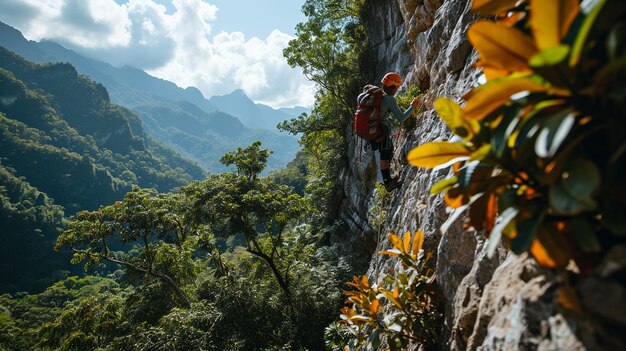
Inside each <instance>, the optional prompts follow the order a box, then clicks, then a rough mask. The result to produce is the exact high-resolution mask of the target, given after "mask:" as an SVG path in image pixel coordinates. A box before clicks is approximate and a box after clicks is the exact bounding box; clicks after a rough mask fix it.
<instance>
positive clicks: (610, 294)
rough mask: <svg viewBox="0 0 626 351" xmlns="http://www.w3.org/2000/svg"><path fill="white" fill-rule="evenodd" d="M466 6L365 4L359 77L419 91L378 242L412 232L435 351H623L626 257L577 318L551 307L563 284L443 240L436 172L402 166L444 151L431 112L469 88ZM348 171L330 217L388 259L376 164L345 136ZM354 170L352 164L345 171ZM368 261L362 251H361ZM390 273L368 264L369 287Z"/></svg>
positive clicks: (380, 262) (381, 260)
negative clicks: (434, 320) (433, 192)
mask: <svg viewBox="0 0 626 351" xmlns="http://www.w3.org/2000/svg"><path fill="white" fill-rule="evenodd" d="M469 5H470V1H469V0H450V1H443V0H382V1H381V0H367V1H366V4H365V8H364V17H365V25H366V31H367V35H368V39H369V44H370V45H369V46H368V50H369V52H368V53H367V55H365V56H366V58H367V59H366V60H365V61H364V62H363V63H362V72H363V74H364V75H365V76H367V78H368V79H369V80H370V81H371V82H372V83H375V82H378V81H380V79H381V77H382V76H383V75H384V74H385V73H386V72H388V71H396V72H400V73H401V74H402V75H403V76H404V77H406V81H407V82H410V83H411V84H414V85H418V86H419V87H420V88H421V89H422V91H426V101H427V107H426V109H425V110H423V111H421V112H420V113H419V115H418V116H417V120H418V123H417V128H416V129H415V130H413V131H411V132H409V133H402V134H401V135H400V136H398V137H397V138H395V140H394V144H395V146H396V150H395V155H394V162H393V164H392V167H393V170H394V173H399V174H401V176H402V177H403V178H404V180H405V183H404V185H403V187H402V188H401V189H399V190H398V191H396V192H395V193H393V195H392V198H391V201H390V204H389V209H388V217H387V219H386V223H385V226H384V228H383V230H382V232H383V233H386V232H394V233H399V234H401V233H404V232H405V231H412V232H413V231H416V230H417V229H419V228H422V229H423V230H424V232H425V233H426V243H425V248H426V250H427V251H432V252H433V253H435V254H436V274H437V281H438V284H439V287H440V289H441V292H442V294H441V296H442V298H443V300H444V301H443V304H444V306H445V313H444V314H445V322H444V328H443V330H442V332H441V336H442V337H441V340H440V341H439V347H440V348H441V349H451V350H476V349H480V350H503V349H504V350H520V349H521V350H526V349H540V350H598V349H606V350H614V349H615V350H616V349H626V341H625V337H624V336H622V335H620V334H621V333H622V332H623V331H625V330H626V290H624V283H623V282H624V276H625V274H624V272H625V271H626V270H625V267H626V263H625V262H624V261H625V260H626V259H625V257H626V255H624V251H625V250H626V249H625V248H623V247H621V248H616V249H615V252H614V253H613V254H612V255H609V257H608V258H606V260H605V263H604V264H603V265H602V266H601V267H600V269H599V270H598V272H597V273H596V274H595V275H594V276H593V277H592V278H591V279H588V280H587V281H585V282H584V283H582V284H578V285H577V292H578V294H579V296H581V301H582V304H583V306H582V311H583V312H581V313H576V312H573V311H572V310H568V309H565V308H564V307H562V306H561V305H560V304H559V303H558V296H557V288H558V287H559V286H560V284H562V282H563V281H564V279H568V276H567V275H566V274H565V273H556V272H551V271H548V270H545V269H541V268H540V267H538V266H537V265H536V264H535V263H534V261H533V260H532V259H530V258H527V257H526V256H515V255H513V254H510V253H507V252H506V250H504V248H500V249H499V251H498V252H497V254H496V255H495V256H494V257H492V258H487V255H486V251H485V239H484V237H483V236H482V235H481V234H480V233H476V232H473V231H465V230H464V229H463V226H462V223H461V222H462V220H459V221H458V222H457V223H456V224H454V225H453V226H452V227H451V228H450V229H449V230H448V231H447V232H446V233H445V234H443V235H442V234H441V232H440V230H439V228H440V226H441V224H442V223H443V222H444V221H445V220H446V219H447V218H448V214H447V213H446V209H445V206H444V205H443V203H442V200H441V198H440V197H432V196H430V195H429V189H430V187H431V186H432V185H433V184H434V183H435V182H436V181H437V180H439V179H442V178H443V177H445V176H446V172H447V171H432V170H428V169H418V168H415V167H412V166H410V165H407V164H406V161H405V159H406V154H407V153H408V151H409V150H410V149H411V148H413V147H414V146H416V145H419V144H422V143H424V142H428V141H433V140H438V139H439V140H447V139H449V138H450V132H449V130H448V129H447V127H446V126H445V125H444V124H443V123H442V122H441V121H440V119H439V118H438V117H437V116H436V113H435V112H434V110H432V101H434V99H435V98H437V97H440V96H448V97H450V98H453V99H456V100H460V96H461V95H462V94H463V93H464V92H466V91H467V90H469V89H470V88H471V87H472V86H473V85H475V84H476V82H477V80H478V77H479V76H480V72H479V71H477V70H476V69H475V68H473V66H472V65H473V63H474V62H475V60H476V58H477V56H476V54H475V52H474V51H473V50H472V47H471V46H470V44H469V43H468V41H467V39H466V37H465V31H466V29H467V27H468V26H469V24H470V23H471V22H472V21H473V20H474V18H475V17H474V15H473V14H471V13H470V12H469ZM346 133H348V134H349V140H351V148H350V150H351V151H350V154H349V157H350V159H351V160H354V162H349V165H348V166H347V168H346V169H345V170H344V172H343V174H342V180H343V184H344V191H345V194H346V196H345V200H344V203H343V206H342V212H341V216H342V218H343V219H344V220H345V221H346V222H347V223H348V224H349V225H350V227H351V235H352V240H353V242H354V243H359V244H360V245H365V246H366V247H369V248H370V249H372V248H373V246H374V245H377V250H378V249H383V248H388V247H390V243H389V242H388V241H387V239H386V238H385V237H384V236H382V235H380V233H379V232H377V229H376V228H374V225H373V224H372V223H373V222H374V220H375V219H374V218H373V216H374V214H373V213H372V206H373V205H374V203H375V198H376V197H375V187H374V183H375V179H376V177H377V171H376V160H375V158H374V155H373V154H372V152H371V150H368V151H366V153H365V154H363V155H359V154H360V153H362V152H363V151H362V147H361V146H360V144H359V143H358V142H357V140H356V139H354V138H355V137H354V136H353V133H352V131H351V130H347V131H346ZM359 159H362V160H363V161H362V162H357V161H356V160H359ZM370 252H371V251H370ZM393 262H394V261H392V260H389V259H388V258H387V257H383V256H380V255H373V256H372V261H371V264H370V268H369V271H368V275H369V276H370V277H373V278H374V279H376V278H377V277H381V276H382V275H383V274H384V273H385V272H386V271H387V270H388V269H389V268H390V265H392V264H393Z"/></svg>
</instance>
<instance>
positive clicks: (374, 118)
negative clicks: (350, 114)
mask: <svg viewBox="0 0 626 351" xmlns="http://www.w3.org/2000/svg"><path fill="white" fill-rule="evenodd" d="M382 99H383V89H382V88H379V87H377V86H375V85H370V84H368V85H366V86H365V87H364V88H363V92H362V93H361V94H359V97H358V98H357V108H356V112H355V113H354V131H355V133H356V135H358V136H360V137H361V138H363V139H365V140H374V139H377V138H379V137H380V136H381V134H382V130H381V128H380V102H381V101H382Z"/></svg>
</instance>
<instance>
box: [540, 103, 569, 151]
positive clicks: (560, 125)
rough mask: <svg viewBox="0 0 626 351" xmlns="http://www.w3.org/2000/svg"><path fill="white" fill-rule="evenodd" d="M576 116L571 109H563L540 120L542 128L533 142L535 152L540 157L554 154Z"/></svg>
mask: <svg viewBox="0 0 626 351" xmlns="http://www.w3.org/2000/svg"><path fill="white" fill-rule="evenodd" d="M575 122H576V118H575V117H574V114H573V112H572V111H571V110H563V111H560V112H559V113H558V114H555V115H552V116H550V117H547V118H545V119H543V120H542V126H543V128H542V129H541V131H540V132H539V135H538V136H537V140H536V142H535V153H536V154H537V156H539V157H542V158H549V157H552V156H554V155H555V154H556V152H557V151H558V150H559V147H561V144H562V143H563V141H565V138H566V137H567V135H568V134H569V132H570V131H571V130H572V127H574V124H575Z"/></svg>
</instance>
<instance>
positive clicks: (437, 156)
mask: <svg viewBox="0 0 626 351" xmlns="http://www.w3.org/2000/svg"><path fill="white" fill-rule="evenodd" d="M469 155H470V152H469V150H467V148H466V147H465V145H463V144H462V143H449V142H430V143H426V144H423V145H420V146H418V147H416V148H414V149H413V150H411V151H410V152H409V154H408V156H407V159H408V161H409V163H410V164H412V165H413V166H417V167H427V168H433V167H437V166H440V165H442V164H445V163H447V162H450V161H452V160H457V159H459V158H462V159H468V158H469Z"/></svg>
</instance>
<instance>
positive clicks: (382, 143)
mask: <svg viewBox="0 0 626 351" xmlns="http://www.w3.org/2000/svg"><path fill="white" fill-rule="evenodd" d="M381 83H382V90H383V92H384V94H383V97H382V100H381V103H380V126H381V132H382V135H381V136H380V137H379V138H377V139H374V140H370V141H369V143H370V146H371V147H372V150H374V151H376V150H378V152H379V154H380V173H381V175H382V176H383V182H384V184H385V189H386V190H387V191H393V190H394V189H396V188H398V187H399V186H401V185H402V181H401V180H399V176H395V177H393V178H392V177H391V168H390V166H391V158H392V156H393V143H392V141H391V136H390V132H391V125H390V123H389V120H388V118H389V115H393V117H394V118H395V119H397V120H398V121H400V123H402V122H404V121H405V120H406V119H407V118H409V116H411V113H412V112H413V109H414V108H417V106H419V105H420V104H421V98H414V99H413V101H411V106H409V108H408V109H407V110H406V111H404V112H402V111H400V108H399V107H398V103H397V102H396V99H395V98H394V95H395V94H396V92H397V91H398V88H400V85H402V78H401V77H400V75H399V74H397V73H394V72H390V73H387V74H385V76H384V77H383V79H382V80H381Z"/></svg>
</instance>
